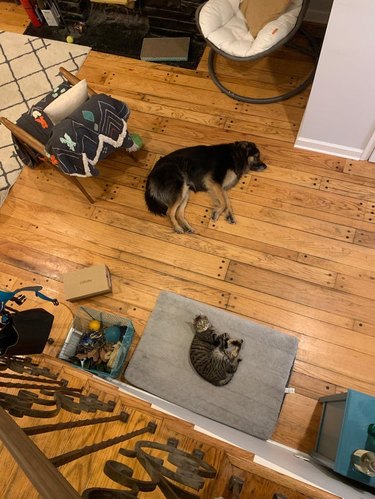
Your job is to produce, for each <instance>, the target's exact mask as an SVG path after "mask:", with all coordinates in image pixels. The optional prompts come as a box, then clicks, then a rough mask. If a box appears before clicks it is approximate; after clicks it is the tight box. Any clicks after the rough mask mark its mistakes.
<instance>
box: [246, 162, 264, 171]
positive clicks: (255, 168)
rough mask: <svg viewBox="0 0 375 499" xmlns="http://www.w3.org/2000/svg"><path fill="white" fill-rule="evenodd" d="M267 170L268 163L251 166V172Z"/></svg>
mask: <svg viewBox="0 0 375 499" xmlns="http://www.w3.org/2000/svg"><path fill="white" fill-rule="evenodd" d="M266 168H267V165H266V163H263V161H259V162H258V163H252V164H251V165H250V170H253V171H256V172H261V171H263V170H265V169H266Z"/></svg>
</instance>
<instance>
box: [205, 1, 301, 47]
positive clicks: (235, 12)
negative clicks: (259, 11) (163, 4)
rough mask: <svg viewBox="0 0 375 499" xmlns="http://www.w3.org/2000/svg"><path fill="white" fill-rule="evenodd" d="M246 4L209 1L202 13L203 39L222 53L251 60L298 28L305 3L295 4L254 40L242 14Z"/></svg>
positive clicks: (269, 24) (294, 2)
mask: <svg viewBox="0 0 375 499" xmlns="http://www.w3.org/2000/svg"><path fill="white" fill-rule="evenodd" d="M241 1H242V0H209V1H208V2H206V3H205V4H204V5H203V7H202V8H201V10H200V12H199V17H198V23H199V26H200V29H201V31H202V34H203V36H204V37H205V38H206V39H207V40H209V41H210V42H211V43H212V44H213V45H215V46H216V47H217V48H218V49H220V50H221V51H223V52H225V53H227V54H228V55H233V56H237V57H250V56H253V55H256V54H259V53H261V52H264V51H265V50H268V49H270V48H271V47H273V45H275V44H276V43H277V42H279V41H280V40H282V39H283V38H284V37H285V36H286V35H287V34H288V33H290V31H291V30H292V29H293V28H294V26H295V24H296V22H297V18H298V14H299V13H300V11H301V8H302V3H303V0H292V2H291V4H290V5H289V7H288V9H287V11H286V12H285V13H284V14H282V15H281V16H280V17H279V18H278V19H276V20H275V21H271V22H270V23H268V24H266V25H265V26H264V27H263V28H262V29H261V30H260V31H259V33H258V35H257V36H256V38H254V37H253V36H252V34H251V33H250V31H249V28H248V26H247V23H246V20H245V17H244V16H243V14H242V12H241V11H240V3H241Z"/></svg>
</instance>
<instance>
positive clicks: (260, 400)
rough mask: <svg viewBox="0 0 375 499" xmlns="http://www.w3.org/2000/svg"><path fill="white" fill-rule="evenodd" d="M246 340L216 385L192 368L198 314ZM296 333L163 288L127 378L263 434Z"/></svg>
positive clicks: (268, 430) (270, 426) (276, 407)
mask: <svg viewBox="0 0 375 499" xmlns="http://www.w3.org/2000/svg"><path fill="white" fill-rule="evenodd" d="M199 314H203V315H207V317H208V318H209V320H210V321H211V323H212V324H213V325H214V326H215V327H216V329H217V330H218V332H227V333H229V334H230V335H231V336H234V337H236V338H242V339H243V340H244V343H243V346H242V349H241V355H240V356H241V357H242V362H240V364H239V367H238V370H237V372H236V373H235V375H234V377H233V379H232V380H231V381H230V382H229V383H228V384H227V385H225V386H214V385H212V384H210V383H208V382H207V381H205V380H204V379H202V378H201V377H200V376H199V375H198V374H197V373H196V372H195V371H194V369H193V368H192V366H191V364H190V360H189V348H190V343H191V340H192V338H193V335H194V332H193V327H192V322H193V319H194V317H195V316H197V315H199ZM297 346H298V340H297V339H296V338H294V337H293V336H289V335H287V334H283V333H279V332H277V331H274V330H273V329H271V328H269V327H266V326H263V325H261V324H257V323H255V322H251V321H248V320H245V319H242V318H240V317H237V316H236V315H233V314H231V313H229V312H226V311H223V310H220V309H217V308H215V307H212V306H209V305H205V304H203V303H200V302H197V301H195V300H191V299H189V298H185V297H183V296H179V295H176V294H174V293H169V292H162V293H161V294H160V295H159V297H158V300H157V303H156V306H155V308H154V310H153V312H152V314H151V316H150V319H149V321H148V323H147V326H146V328H145V330H144V333H143V335H142V338H141V340H140V342H139V344H138V346H137V348H136V351H135V352H134V355H133V357H132V359H131V361H130V363H129V365H128V367H127V369H126V371H125V378H126V381H127V382H128V383H130V384H132V385H134V386H136V387H138V388H141V389H142V390H145V391H147V392H150V393H152V394H154V395H157V396H158V397H161V398H163V399H165V400H168V401H169V402H173V403H174V404H177V405H180V406H182V407H184V408H186V409H189V410H191V411H193V412H196V413H197V414H200V415H203V416H206V417H208V418H211V419H213V420H215V421H219V422H220V423H223V424H226V425H228V426H231V427H232V428H236V429H238V430H241V431H243V432H245V433H248V434H251V435H254V436H256V437H258V438H261V439H264V440H266V439H268V438H270V437H271V436H272V433H273V431H274V428H275V426H276V422H277V419H278V416H279V412H280V409H281V405H282V402H283V398H284V391H285V387H286V385H287V383H288V379H289V376H290V371H291V369H292V366H293V362H294V359H295V356H296V352H297Z"/></svg>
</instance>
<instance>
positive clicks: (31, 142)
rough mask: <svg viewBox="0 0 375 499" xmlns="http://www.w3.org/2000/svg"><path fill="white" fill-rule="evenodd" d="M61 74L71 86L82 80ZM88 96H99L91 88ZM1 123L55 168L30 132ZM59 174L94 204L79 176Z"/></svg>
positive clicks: (34, 154)
mask: <svg viewBox="0 0 375 499" xmlns="http://www.w3.org/2000/svg"><path fill="white" fill-rule="evenodd" d="M59 72H60V74H61V75H62V76H63V77H64V78H65V80H66V81H67V82H68V83H70V84H71V85H76V84H77V83H79V82H80V81H81V80H80V79H79V78H78V77H77V76H74V75H73V74H71V73H70V72H69V71H68V70H66V69H65V68H63V67H61V68H60V70H59ZM87 94H88V97H89V98H90V97H92V96H94V95H97V93H96V92H95V90H93V89H92V88H90V87H89V86H88V87H87ZM0 122H1V123H2V124H3V125H4V126H6V127H7V128H8V129H9V130H10V132H11V133H12V134H13V136H14V137H15V138H16V139H17V141H18V142H19V143H20V144H22V146H23V147H24V148H25V149H26V150H27V151H29V152H30V153H31V155H32V156H33V157H35V156H37V157H38V159H40V162H41V163H42V162H43V161H48V162H49V163H51V164H53V165H54V166H55V163H54V162H53V161H52V160H51V159H50V157H49V155H48V154H47V153H46V150H45V144H43V143H42V142H40V141H39V140H38V139H37V138H35V137H34V136H33V135H31V134H30V133H29V132H27V131H26V130H24V129H23V128H21V127H20V126H19V125H17V124H15V123H13V122H12V121H10V120H9V119H7V118H5V117H3V116H1V117H0ZM129 154H130V155H131V156H132V157H133V159H135V158H134V156H133V154H132V153H129ZM57 170H58V171H59V173H61V175H64V176H65V177H66V176H68V178H69V179H70V181H71V182H72V183H73V184H74V185H75V186H76V187H78V189H79V190H80V191H81V192H82V193H83V194H84V195H85V197H86V198H87V200H88V201H89V202H90V203H94V202H95V200H94V198H93V197H92V196H91V195H90V194H89V193H88V192H87V190H86V189H85V188H84V186H83V185H82V184H81V182H80V181H79V180H78V178H77V176H74V175H65V174H64V173H63V172H62V171H61V170H60V169H59V168H57Z"/></svg>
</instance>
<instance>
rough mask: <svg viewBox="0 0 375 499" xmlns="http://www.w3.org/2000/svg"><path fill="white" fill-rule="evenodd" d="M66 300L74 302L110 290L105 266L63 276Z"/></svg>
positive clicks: (96, 266)
mask: <svg viewBox="0 0 375 499" xmlns="http://www.w3.org/2000/svg"><path fill="white" fill-rule="evenodd" d="M63 283H64V294H65V298H66V300H69V301H75V300H80V299H82V298H89V297H90V296H96V295H101V294H104V293H109V292H110V291H111V290H112V282H111V275H110V273H109V270H108V267H107V266H106V265H94V266H93V267H87V268H85V269H81V270H76V271H74V272H68V273H67V274H64V275H63Z"/></svg>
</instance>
